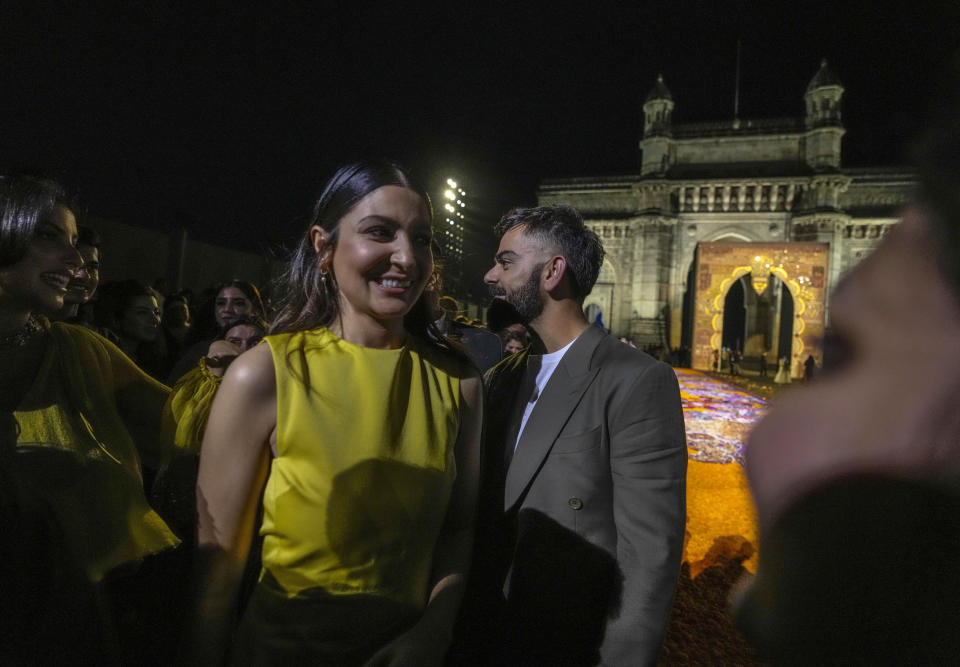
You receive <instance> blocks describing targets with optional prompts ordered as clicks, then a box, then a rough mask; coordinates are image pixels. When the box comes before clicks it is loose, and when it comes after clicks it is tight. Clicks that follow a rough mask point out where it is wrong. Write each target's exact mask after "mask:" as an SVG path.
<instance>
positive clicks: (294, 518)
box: [235, 329, 460, 664]
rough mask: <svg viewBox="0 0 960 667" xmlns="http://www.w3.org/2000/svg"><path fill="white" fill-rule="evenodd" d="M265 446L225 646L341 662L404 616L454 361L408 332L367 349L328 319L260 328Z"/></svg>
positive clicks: (411, 614) (435, 520)
mask: <svg viewBox="0 0 960 667" xmlns="http://www.w3.org/2000/svg"><path fill="white" fill-rule="evenodd" d="M265 340H266V341H267V344H268V345H269V346H270V349H271V352H272V354H273V362H274V367H275V369H276V381H277V452H276V454H277V456H276V458H275V459H274V460H273V462H272V465H271V469H270V474H269V477H268V479H267V483H266V488H265V490H264V496H263V523H262V527H261V531H260V534H261V536H262V538H263V549H262V558H263V571H262V574H261V581H260V583H259V584H258V586H257V590H256V591H255V592H254V595H253V598H252V600H251V603H250V606H249V607H248V610H247V613H246V615H245V618H244V623H243V626H242V627H241V631H240V633H238V634H239V637H240V644H241V646H243V648H242V649H241V650H238V651H237V653H236V654H235V655H236V656H237V658H238V659H241V660H245V661H249V662H251V663H253V664H269V663H280V662H282V661H283V660H288V659H291V658H303V659H306V658H308V657H309V658H311V659H313V660H317V659H319V660H320V664H324V663H323V661H324V659H326V660H327V661H328V663H329V664H349V663H351V662H353V661H359V660H361V657H362V655H369V653H372V652H373V651H375V650H376V649H377V648H378V647H379V646H380V645H382V644H383V643H385V641H388V640H389V639H390V638H392V636H395V634H398V633H399V632H400V631H402V629H403V627H404V626H405V625H409V624H410V623H411V622H412V621H414V620H415V619H416V617H417V616H418V615H419V613H420V612H421V611H422V609H423V607H424V606H425V604H426V602H427V594H428V587H429V583H430V572H431V566H432V558H433V549H434V546H435V543H436V540H437V536H438V534H439V532H440V528H441V525H442V523H443V521H444V518H445V515H446V510H447V505H448V503H449V499H450V492H451V488H452V485H453V481H454V477H455V476H456V469H455V464H454V443H455V441H456V437H457V432H458V429H459V426H460V416H459V412H460V411H459V406H460V370H459V369H458V368H457V367H456V364H455V363H452V362H451V361H450V360H449V359H443V358H442V357H438V355H437V353H436V352H434V351H432V350H429V349H427V347H426V346H425V345H423V344H421V343H418V342H417V341H416V340H414V339H413V338H412V337H408V342H407V344H406V345H405V346H404V347H402V348H400V349H396V350H382V349H374V348H365V347H361V346H358V345H354V344H352V343H348V342H346V341H344V340H341V339H340V338H338V337H336V336H335V335H334V334H333V333H331V332H330V331H329V330H328V329H316V330H311V331H303V332H296V333H290V334H279V335H273V336H268V337H267V338H266V339H265Z"/></svg>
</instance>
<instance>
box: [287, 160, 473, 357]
mask: <svg viewBox="0 0 960 667" xmlns="http://www.w3.org/2000/svg"><path fill="white" fill-rule="evenodd" d="M386 185H397V186H400V187H403V188H407V189H409V190H412V191H414V192H416V193H417V194H418V195H420V198H421V199H422V200H423V203H424V206H425V207H426V209H427V215H428V217H429V219H430V220H431V221H432V219H433V209H432V208H431V204H430V196H429V195H428V194H427V191H426V190H424V189H423V187H421V186H420V185H419V184H418V183H417V182H416V181H415V180H414V179H413V178H412V177H411V176H410V175H409V174H408V173H407V172H406V171H405V170H404V169H403V168H402V167H400V166H399V165H397V164H395V163H393V162H389V161H387V160H383V159H372V160H362V161H360V162H356V163H354V164H350V165H347V166H345V167H341V168H340V169H338V170H337V172H336V173H335V174H334V175H333V177H332V178H331V179H330V180H329V181H328V182H327V184H326V186H325V187H324V188H323V192H322V193H321V194H320V198H319V199H318V200H317V203H316V204H315V205H314V207H313V214H312V215H311V216H310V221H309V224H308V225H307V230H306V232H305V233H304V235H303V237H302V238H301V240H300V244H299V245H298V246H297V248H296V250H294V252H293V254H292V256H291V257H290V260H289V263H288V265H287V268H286V270H285V271H284V273H283V275H281V276H280V279H279V280H278V282H277V289H276V290H275V293H276V294H278V295H280V299H279V304H278V309H277V315H276V317H275V318H274V320H273V323H272V324H271V325H270V333H284V332H291V331H303V330H306V329H314V328H316V327H321V326H329V325H330V324H332V323H333V322H334V321H335V320H336V319H337V318H338V317H339V316H340V303H339V300H338V293H339V291H338V289H337V278H336V276H335V275H334V274H333V272H332V271H330V272H327V273H326V274H325V275H324V278H323V279H321V274H322V271H321V269H320V262H321V259H322V256H321V254H320V253H318V252H317V251H316V250H315V249H314V247H313V244H312V243H311V241H310V229H311V228H312V227H313V226H314V225H318V226H319V227H321V228H322V229H323V230H324V231H326V232H327V233H328V234H329V241H328V243H329V245H330V247H332V248H333V249H334V252H336V246H337V240H338V239H339V232H340V220H341V219H342V218H343V217H344V216H345V215H346V214H347V213H349V212H350V211H351V210H352V209H353V207H354V206H356V205H357V204H358V203H359V202H360V201H361V200H362V199H363V198H364V197H366V196H367V195H369V194H370V193H371V192H373V191H374V190H377V189H379V188H382V187H384V186H386ZM438 285H439V279H438V276H437V273H436V264H434V275H433V276H432V277H431V278H430V279H429V280H428V282H427V287H426V288H425V289H424V291H423V294H421V295H420V298H419V299H417V302H416V303H415V304H414V305H413V307H412V308H411V309H410V311H409V312H408V313H407V315H406V316H405V317H404V327H405V328H406V330H407V331H408V332H409V333H410V334H412V335H414V336H416V337H417V338H419V339H421V340H423V341H425V342H427V343H428V344H431V345H433V346H434V347H436V348H440V349H442V350H444V351H447V352H453V353H454V354H455V355H456V356H457V357H458V358H460V359H461V360H463V359H464V358H465V357H464V355H463V354H462V353H461V352H460V351H459V350H457V349H456V348H454V347H452V346H451V344H450V342H449V341H448V340H447V339H446V338H444V337H443V335H442V334H441V333H440V332H439V331H438V330H437V328H436V327H435V326H434V325H433V316H432V312H431V310H430V306H429V299H430V295H429V291H430V290H431V289H435V288H436V287H437V286H438Z"/></svg>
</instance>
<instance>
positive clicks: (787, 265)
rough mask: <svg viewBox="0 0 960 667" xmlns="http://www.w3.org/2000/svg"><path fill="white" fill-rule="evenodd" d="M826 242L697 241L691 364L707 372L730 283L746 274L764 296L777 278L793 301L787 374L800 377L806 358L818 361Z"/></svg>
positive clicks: (718, 340) (718, 344) (717, 344)
mask: <svg viewBox="0 0 960 667" xmlns="http://www.w3.org/2000/svg"><path fill="white" fill-rule="evenodd" d="M829 251H830V246H829V245H828V244H826V243H736V242H734V243H730V242H713V243H701V244H699V245H698V246H697V258H696V272H695V275H696V283H695V299H694V313H693V354H692V357H693V358H692V365H693V367H694V368H698V369H703V370H706V369H709V368H710V365H711V362H712V360H713V351H714V350H719V349H720V347H721V342H722V328H723V304H724V299H725V297H726V295H727V291H728V290H729V289H730V287H731V285H733V283H734V281H736V280H739V279H740V278H741V277H742V276H745V275H746V274H748V273H750V274H752V278H753V285H754V288H755V289H756V290H757V291H758V292H763V290H765V289H766V287H767V284H768V282H769V276H771V275H775V276H777V278H779V279H780V280H781V281H782V282H783V284H784V285H785V286H786V288H787V289H788V290H789V291H790V295H791V296H792V297H793V304H794V313H793V349H792V355H791V363H790V367H791V371H792V374H793V376H794V377H800V376H801V375H802V370H803V366H802V364H803V360H804V358H805V357H806V356H807V355H809V354H812V355H814V357H817V358H819V359H821V360H822V358H823V354H822V347H821V346H822V342H821V341H822V338H823V331H824V325H825V322H824V312H825V311H824V303H825V301H826V296H827V295H826V276H827V261H828V257H829Z"/></svg>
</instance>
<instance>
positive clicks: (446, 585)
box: [367, 375, 483, 667]
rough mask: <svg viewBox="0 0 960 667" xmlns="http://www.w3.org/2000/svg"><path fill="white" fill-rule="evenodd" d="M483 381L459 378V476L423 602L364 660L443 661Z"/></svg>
mask: <svg viewBox="0 0 960 667" xmlns="http://www.w3.org/2000/svg"><path fill="white" fill-rule="evenodd" d="M482 426H483V386H482V384H481V382H480V377H479V375H474V376H471V377H468V378H466V379H464V380H462V381H461V384H460V431H459V433H458V434H457V442H456V461H457V479H456V481H455V482H454V486H453V491H452V493H451V496H450V505H449V506H448V508H447V516H446V519H445V521H444V524H443V527H442V528H441V530H440V535H439V536H438V538H437V544H436V547H435V548H434V552H433V576H432V578H431V581H432V587H431V590H430V596H429V598H428V602H427V608H426V609H425V610H424V613H423V616H422V617H421V618H420V620H419V621H418V622H417V624H416V625H415V626H414V627H413V628H411V629H410V630H409V631H408V632H406V633H405V634H403V635H401V636H400V637H398V638H397V639H396V640H395V641H393V642H391V643H390V644H388V645H387V646H385V647H384V648H383V649H381V650H380V651H378V652H377V654H376V655H374V656H373V658H371V659H370V662H369V663H367V664H368V666H370V667H372V666H374V665H441V664H443V659H444V656H445V655H446V653H447V650H448V649H449V647H450V642H451V640H452V638H453V626H454V623H455V622H456V619H457V611H458V610H459V608H460V601H461V600H462V598H463V591H464V586H465V585H466V579H467V571H468V570H469V569H470V555H471V552H472V550H473V521H474V515H475V513H476V505H477V491H478V485H479V479H480V436H481V430H482Z"/></svg>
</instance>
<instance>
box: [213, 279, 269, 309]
mask: <svg viewBox="0 0 960 667" xmlns="http://www.w3.org/2000/svg"><path fill="white" fill-rule="evenodd" d="M226 287H235V288H237V289H238V290H240V291H241V292H243V295H244V296H246V297H247V299H249V300H250V303H251V304H253V314H254V315H256V316H257V317H259V318H261V319H266V318H267V314H266V311H265V310H264V309H263V299H262V298H261V297H260V290H258V289H257V286H256V285H254V284H253V283H251V282H249V281H246V280H237V279H236V278H234V279H233V280H229V281H227V282H225V283H220V284H219V285H217V289H216V292H214V295H213V303H214V308H216V303H217V297H219V296H220V292H221V291H222V290H223V289H224V288H226Z"/></svg>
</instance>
